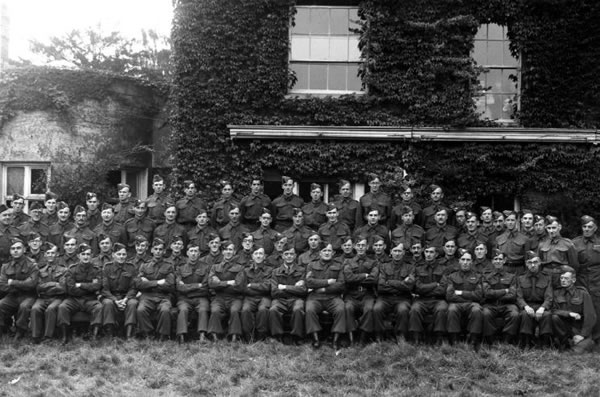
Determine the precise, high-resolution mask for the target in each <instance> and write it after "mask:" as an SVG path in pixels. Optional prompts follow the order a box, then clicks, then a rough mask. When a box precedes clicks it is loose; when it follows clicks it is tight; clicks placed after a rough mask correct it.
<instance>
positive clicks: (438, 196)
mask: <svg viewBox="0 0 600 397" xmlns="http://www.w3.org/2000/svg"><path fill="white" fill-rule="evenodd" d="M429 188H430V189H431V194H430V197H431V204H430V205H429V206H427V207H425V208H423V215H422V219H421V221H422V222H423V223H422V225H421V226H423V229H425V230H427V229H429V228H430V227H432V226H435V224H436V223H437V221H436V219H435V218H436V214H437V213H438V212H439V211H440V210H441V209H445V210H446V219H452V210H451V209H450V207H448V206H447V205H446V204H444V203H443V201H442V200H443V199H444V191H443V190H442V188H441V187H440V186H438V185H431V186H430V187H429Z"/></svg>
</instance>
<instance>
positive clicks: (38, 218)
mask: <svg viewBox="0 0 600 397" xmlns="http://www.w3.org/2000/svg"><path fill="white" fill-rule="evenodd" d="M29 215H30V218H29V220H28V221H27V222H25V223H24V224H22V225H21V226H20V227H19V232H20V234H21V237H22V238H23V239H26V238H27V236H29V235H30V234H31V232H35V233H39V234H40V236H41V237H42V242H45V241H47V240H48V236H49V235H50V227H48V225H46V224H45V223H44V222H43V221H42V206H41V205H40V203H39V202H37V201H34V202H33V203H31V205H30V206H29Z"/></svg>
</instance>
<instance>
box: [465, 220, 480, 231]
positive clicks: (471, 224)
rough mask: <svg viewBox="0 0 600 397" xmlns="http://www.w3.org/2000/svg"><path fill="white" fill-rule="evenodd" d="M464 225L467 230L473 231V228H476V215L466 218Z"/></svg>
mask: <svg viewBox="0 0 600 397" xmlns="http://www.w3.org/2000/svg"><path fill="white" fill-rule="evenodd" d="M465 226H466V227H467V230H468V231H470V232H473V231H475V229H477V217H475V216H472V217H470V218H469V219H467V220H466V221H465Z"/></svg>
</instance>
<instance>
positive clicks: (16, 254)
mask: <svg viewBox="0 0 600 397" xmlns="http://www.w3.org/2000/svg"><path fill="white" fill-rule="evenodd" d="M24 253H25V246H24V245H23V243H16V244H13V245H11V246H10V256H12V257H13V258H15V259H17V258H20V257H22V256H23V254H24Z"/></svg>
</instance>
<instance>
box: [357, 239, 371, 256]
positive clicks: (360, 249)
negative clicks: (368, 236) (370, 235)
mask: <svg viewBox="0 0 600 397" xmlns="http://www.w3.org/2000/svg"><path fill="white" fill-rule="evenodd" d="M367 246H368V245H367V240H360V241H357V242H356V244H355V245H354V249H355V250H356V253H357V254H358V255H364V254H365V253H366V252H367Z"/></svg>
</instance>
